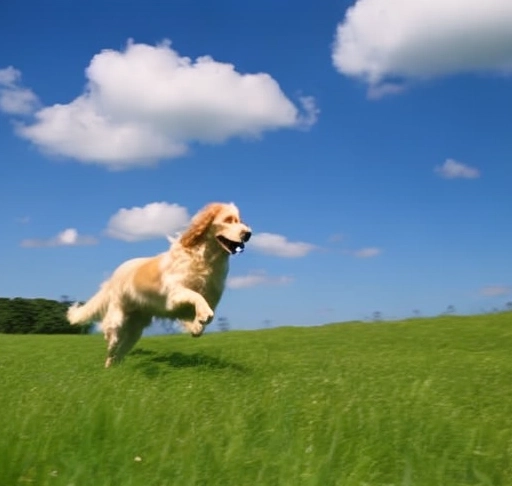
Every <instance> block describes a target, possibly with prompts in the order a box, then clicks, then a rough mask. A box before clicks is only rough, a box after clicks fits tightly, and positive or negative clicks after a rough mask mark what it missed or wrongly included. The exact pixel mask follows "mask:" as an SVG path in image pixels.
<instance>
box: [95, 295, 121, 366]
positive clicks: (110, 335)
mask: <svg viewBox="0 0 512 486" xmlns="http://www.w3.org/2000/svg"><path fill="white" fill-rule="evenodd" d="M125 321H126V316H125V315H124V313H123V311H122V308H121V307H120V306H118V305H112V304H110V305H109V307H108V309H107V312H106V314H105V317H104V318H103V321H102V322H101V329H102V330H103V335H104V337H105V340H106V341H107V360H106V362H105V368H108V367H109V366H111V365H112V364H113V363H114V361H115V356H116V351H117V347H118V345H119V338H120V333H121V329H122V328H123V325H124V323H125Z"/></svg>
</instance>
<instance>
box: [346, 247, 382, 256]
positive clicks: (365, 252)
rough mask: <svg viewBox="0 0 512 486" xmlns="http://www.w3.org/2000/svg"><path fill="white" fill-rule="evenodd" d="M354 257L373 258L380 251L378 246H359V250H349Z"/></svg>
mask: <svg viewBox="0 0 512 486" xmlns="http://www.w3.org/2000/svg"><path fill="white" fill-rule="evenodd" d="M351 253H352V255H354V256H355V257H356V258H373V257H376V256H378V255H380V254H381V253H382V250H381V249H380V248H375V247H368V248H360V249H359V250H354V251H352V252H351Z"/></svg>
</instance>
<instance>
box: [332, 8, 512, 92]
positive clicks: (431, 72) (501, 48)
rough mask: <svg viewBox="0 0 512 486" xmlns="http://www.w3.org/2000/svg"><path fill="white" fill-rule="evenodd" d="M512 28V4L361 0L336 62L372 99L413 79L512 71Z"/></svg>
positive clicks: (346, 22)
mask: <svg viewBox="0 0 512 486" xmlns="http://www.w3.org/2000/svg"><path fill="white" fill-rule="evenodd" d="M511 25H512V2H511V1H510V0H485V1H477V0H415V1H411V0H358V1H357V2H356V3H355V5H354V6H352V7H351V8H349V9H348V10H347V12H346V15H345V18H344V19H343V21H342V22H341V23H339V24H338V27H337V31H336V35H335V40H334V44H333V50H332V60H333V63H334V66H335V68H336V69H337V70H338V71H339V72H340V73H342V74H345V75H347V76H353V77H356V78H359V79H362V80H363V81H365V82H366V83H368V85H369V87H370V90H369V96H372V97H379V96H382V95H385V94H389V93H394V92H400V91H401V90H402V89H403V83H404V82H407V81H410V80H415V79H416V80H417V79H428V78H431V77H435V76H443V75H450V74H454V73H464V72H498V73H505V72H509V73H510V72H512V50H511V49H510V46H511V45H512V29H511V28H510V26H511ZM397 80H399V82H398V83H397V82H396V81H397Z"/></svg>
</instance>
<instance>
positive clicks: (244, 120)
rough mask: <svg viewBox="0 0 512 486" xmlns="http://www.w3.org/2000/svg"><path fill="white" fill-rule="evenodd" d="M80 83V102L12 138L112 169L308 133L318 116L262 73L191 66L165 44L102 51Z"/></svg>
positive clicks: (209, 63) (45, 114) (213, 64)
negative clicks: (278, 133) (209, 147)
mask: <svg viewBox="0 0 512 486" xmlns="http://www.w3.org/2000/svg"><path fill="white" fill-rule="evenodd" d="M86 77H87V84H86V89H85V91H84V92H83V93H82V94H81V95H80V96H78V97H77V98H75V99H74V100H73V101H71V102H70V103H67V104H65V103H63V104H60V103H59V104H55V105H53V106H48V107H45V108H43V109H41V110H39V111H38V112H37V113H35V121H34V123H33V124H21V125H19V126H18V128H17V133H18V134H19V135H20V136H22V137H24V138H26V139H28V140H30V141H31V142H33V143H34V144H36V145H37V146H38V147H40V148H41V149H42V150H44V151H47V152H50V153H53V154H57V155H61V156H64V157H69V158H72V159H76V160H78V161H80V162H84V163H96V164H100V165H103V166H106V167H108V168H110V169H113V170H119V169H126V168H131V167H136V166H151V165H155V164H156V163H157V162H158V160H160V159H165V158H172V157H178V156H180V155H183V154H185V153H186V152H187V151H188V149H189V145H190V144H191V143H194V142H202V143H222V142H225V141H226V140H228V139H229V138H232V137H246V138H257V137H259V136H261V134H262V133H263V132H265V131H268V130H277V129H282V128H307V127H309V126H311V125H312V124H314V123H315V122H316V119H317V116H318V109H317V108H316V105H315V101H314V99H313V98H312V97H307V96H305V97H302V98H300V99H299V103H300V104H301V106H302V110H301V109H299V108H298V107H297V106H295V105H294V104H293V103H292V102H291V101H290V100H289V99H288V98H287V97H286V95H285V94H284V93H283V92H282V91H281V89H280V87H279V84H278V83H277V82H276V81H275V80H274V79H273V78H272V77H271V76H270V75H269V74H266V73H256V74H242V73H239V72H237V71H236V69H235V66H233V65H232V64H228V63H223V62H218V61H215V60H214V59H212V58H211V57H210V56H202V57H198V58H197V59H196V60H194V61H193V60H191V59H190V58H188V57H182V56H180V54H179V53H178V52H176V51H175V50H173V49H172V48H171V43H170V41H164V42H162V43H161V44H158V45H156V46H151V45H147V44H136V43H134V42H132V41H129V42H128V43H127V46H126V48H125V49H124V50H121V51H116V50H103V51H102V52H100V53H99V54H96V55H95V56H94V57H93V58H92V60H91V62H90V64H89V66H88V67H87V69H86Z"/></svg>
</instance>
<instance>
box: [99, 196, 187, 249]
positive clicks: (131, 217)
mask: <svg viewBox="0 0 512 486" xmlns="http://www.w3.org/2000/svg"><path fill="white" fill-rule="evenodd" d="M189 222H190V215H189V213H188V211H187V208H185V207H183V206H180V205H179V204H169V203H166V202H154V203H149V204H146V205H145V206H143V207H137V206H134V207H132V208H130V209H126V208H121V209H120V210H119V211H117V212H116V213H115V214H114V215H113V216H111V218H110V219H109V221H108V224H107V228H106V229H105V234H106V235H107V236H109V237H111V238H115V239H118V240H123V241H128V242H134V241H142V240H150V239H155V238H163V237H166V236H172V235H173V234H175V233H176V232H178V231H181V230H183V229H185V227H186V226H187V225H188V224H189Z"/></svg>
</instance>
